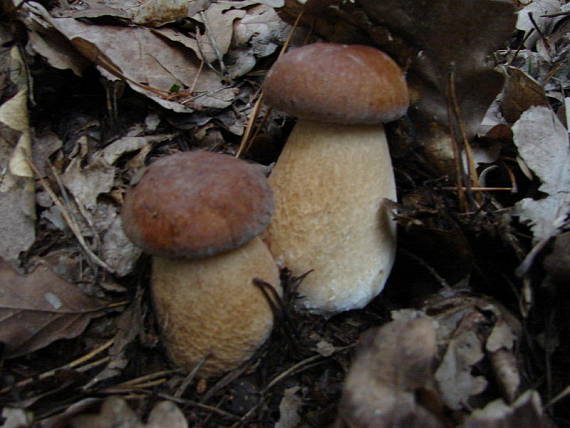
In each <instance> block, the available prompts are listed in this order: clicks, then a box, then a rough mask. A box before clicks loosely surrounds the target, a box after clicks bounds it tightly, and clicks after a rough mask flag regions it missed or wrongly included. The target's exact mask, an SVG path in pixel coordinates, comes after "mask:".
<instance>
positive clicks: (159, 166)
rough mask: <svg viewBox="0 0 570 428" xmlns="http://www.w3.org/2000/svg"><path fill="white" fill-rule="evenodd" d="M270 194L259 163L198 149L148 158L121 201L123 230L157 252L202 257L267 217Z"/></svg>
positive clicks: (246, 235) (247, 236)
mask: <svg viewBox="0 0 570 428" xmlns="http://www.w3.org/2000/svg"><path fill="white" fill-rule="evenodd" d="M273 208H274V206H273V194H272V192H271V189H270V187H269V185H268V183H267V180H266V178H265V175H264V174H263V171H262V170H261V168H259V167H257V166H255V165H252V164H249V163H247V162H245V161H242V160H239V159H236V158H233V157H231V156H227V155H222V154H218V153H210V152H204V151H195V152H185V153H177V154H174V155H170V156H167V157H165V158H162V159H160V160H158V161H156V162H155V163H153V164H152V165H151V166H150V167H149V168H148V170H147V171H146V172H145V173H144V175H143V176H142V178H141V180H140V181H139V183H138V184H137V185H136V187H134V188H133V189H131V190H130V191H129V192H128V194H127V196H126V198H125V202H124V205H123V210H122V213H121V215H122V221H123V229H124V230H125V233H126V235H127V236H128V237H129V239H131V240H132V241H133V242H134V243H135V244H137V245H138V246H140V247H141V248H142V249H143V250H144V251H145V252H147V253H150V254H152V255H155V256H160V257H172V258H178V257H187V258H196V257H205V256H211V255H214V254H218V253H222V252H224V251H229V250H232V249H234V248H237V247H240V246H241V245H243V244H245V243H246V242H247V241H249V240H251V239H252V238H254V237H255V236H257V235H259V234H260V233H261V232H263V230H264V229H265V227H266V226H267V225H268V224H269V221H270V220H271V215H272V214H273Z"/></svg>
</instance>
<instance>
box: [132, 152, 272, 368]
mask: <svg viewBox="0 0 570 428" xmlns="http://www.w3.org/2000/svg"><path fill="white" fill-rule="evenodd" d="M272 212H273V198H272V192H271V189H270V188H269V185H268V184H267V180H266V178H265V175H264V174H263V172H262V170H261V168H259V167H257V166H254V165H252V164H249V163H247V162H245V161H242V160H239V159H235V158H233V157H231V156H225V155H221V154H216V153H210V152H204V151H195V152H186V153H178V154H174V155H170V156H167V157H164V158H162V159H160V160H158V161H156V162H154V163H153V164H152V165H151V166H150V167H149V168H148V169H147V170H146V171H145V173H144V175H143V176H142V178H141V179H140V181H139V182H138V184H137V185H136V187H134V188H133V189H131V190H130V191H129V192H128V193H127V195H126V198H125V202H124V205H123V209H122V221H123V228H124V230H125V233H126V235H127V236H128V237H129V238H130V239H131V240H132V241H133V242H134V243H135V244H137V245H139V246H140V247H141V248H142V249H143V250H144V251H145V252H147V253H150V254H152V255H153V256H154V257H153V263H152V264H153V266H152V277H151V288H152V298H153V304H154V307H155V310H156V312H157V315H158V319H159V323H160V327H161V333H162V338H163V341H164V344H165V347H166V350H167V352H168V354H169V356H170V357H171V359H172V360H173V361H174V362H175V363H176V364H177V365H178V366H179V367H181V368H183V369H186V370H191V369H193V368H194V367H195V366H196V365H197V364H198V363H200V362H202V361H204V363H203V366H202V367H201V369H200V372H199V373H200V375H202V376H210V375H217V374H221V373H223V372H225V371H228V370H231V369H234V368H236V367H237V366H239V365H240V364H241V363H243V362H244V361H246V360H247V359H248V358H250V357H251V355H252V354H253V353H254V351H255V350H256V349H257V348H258V347H259V346H260V345H261V344H262V343H263V342H264V341H265V340H266V339H267V337H268V336H269V334H270V332H271V329H272V325H273V313H272V311H271V308H270V305H269V303H268V301H267V299H266V297H265V296H264V294H263V292H262V291H261V290H260V289H259V288H257V287H256V286H255V285H254V284H253V280H254V279H255V278H258V279H261V280H263V281H265V282H267V283H269V284H271V285H272V286H273V287H274V288H275V289H276V291H277V293H280V283H279V272H278V269H277V266H276V264H275V262H274V260H273V257H272V256H271V254H270V252H269V250H268V248H267V246H266V245H265V244H264V243H263V242H262V241H261V240H260V239H259V238H258V237H257V235H259V234H260V233H261V232H262V231H263V230H264V229H265V228H266V226H267V224H268V223H269V221H270V219H271V215H272Z"/></svg>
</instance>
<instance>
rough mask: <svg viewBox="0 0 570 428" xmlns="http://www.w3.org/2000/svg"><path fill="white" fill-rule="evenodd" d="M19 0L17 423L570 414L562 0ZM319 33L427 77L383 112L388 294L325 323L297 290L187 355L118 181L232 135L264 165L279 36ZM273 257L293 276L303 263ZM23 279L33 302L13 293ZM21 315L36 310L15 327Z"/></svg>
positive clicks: (6, 128) (4, 57)
mask: <svg viewBox="0 0 570 428" xmlns="http://www.w3.org/2000/svg"><path fill="white" fill-rule="evenodd" d="M20 3H21V2H17V1H10V2H8V4H7V5H6V6H4V5H3V6H2V7H3V8H5V10H6V11H7V12H9V13H10V15H9V16H10V18H9V19H8V20H6V22H1V23H0V24H1V25H0V28H1V32H0V34H1V36H2V41H3V44H2V51H1V52H2V54H1V55H0V58H1V61H2V62H1V64H2V73H0V79H1V80H0V83H2V85H1V86H0V87H1V89H0V91H1V94H2V96H1V98H0V103H1V106H0V112H3V115H2V114H0V122H1V123H0V125H1V126H0V142H1V143H2V144H1V145H0V161H1V162H2V168H3V171H6V173H5V174H4V176H3V181H2V186H3V187H2V189H3V190H4V191H5V192H4V193H3V195H4V197H5V201H6V202H5V203H3V202H1V200H0V209H1V211H0V214H1V215H0V229H1V230H2V231H3V236H4V237H5V238H6V239H3V240H2V244H0V250H2V245H4V246H5V249H4V250H2V253H1V254H0V256H1V257H2V258H4V260H5V262H3V264H2V269H1V270H0V273H1V274H2V275H3V276H5V278H7V279H5V280H4V279H3V280H2V289H3V290H5V291H6V290H10V293H11V294H10V293H6V294H2V297H1V298H0V301H1V300H2V298H4V299H6V300H5V302H4V304H3V309H2V311H4V312H5V314H7V315H8V316H9V318H6V320H5V321H0V327H1V328H0V331H1V332H3V333H4V334H6V336H5V337H4V336H3V337H2V341H3V342H4V347H5V352H4V358H5V361H4V367H3V373H2V376H1V377H0V378H1V379H2V381H3V383H4V384H5V385H6V386H5V387H4V388H3V389H2V390H1V391H2V392H1V394H0V399H1V400H2V404H4V405H6V406H8V407H6V408H7V409H9V410H10V409H11V410H10V411H9V412H8V413H5V417H7V418H8V420H9V421H14V422H13V423H14V424H28V425H29V426H45V427H48V426H93V427H96V426H110V425H112V424H118V425H117V426H133V427H145V426H147V427H153V426H161V425H162V426H164V424H165V423H166V421H169V422H168V426H180V427H185V426H212V427H222V426H233V427H238V426H259V427H262V426H263V427H265V426H267V427H275V426H278V427H283V428H285V427H287V428H289V427H291V428H292V427H309V426H333V425H331V424H334V426H335V427H337V428H339V427H342V426H351V427H358V428H364V427H368V426H375V427H383V426H387V427H388V426H393V424H394V423H395V421H399V422H401V423H403V424H405V425H406V426H464V427H475V426H485V427H496V426H501V427H511V426H513V427H514V426H517V427H518V426H523V427H524V426H554V424H555V423H557V424H559V425H560V426H565V423H567V422H568V421H569V420H570V416H569V415H568V410H567V409H566V408H564V407H563V406H562V405H560V403H561V402H562V401H563V399H564V398H565V397H566V396H567V395H568V385H569V384H570V378H568V376H565V375H561V376H558V377H556V376H553V372H558V373H564V372H566V373H568V370H567V368H568V359H567V357H566V355H568V352H570V348H569V347H568V346H569V345H568V343H567V342H568V341H566V340H564V339H563V338H564V337H567V335H568V334H569V333H570V325H569V324H568V319H567V317H565V316H564V314H565V311H567V310H568V308H569V307H570V306H568V304H569V303H568V300H567V299H565V298H564V297H563V295H562V294H561V290H562V289H563V288H562V287H564V286H565V285H567V283H568V270H567V268H566V265H567V260H568V245H567V241H568V239H567V236H568V232H567V230H568V223H567V220H568V193H567V189H568V187H569V186H568V183H567V181H568V169H567V165H568V162H567V160H568V159H567V158H568V133H567V130H566V127H565V121H564V119H565V117H566V116H567V113H566V112H565V111H564V105H565V104H568V102H567V90H568V73H567V71H568V67H569V62H568V58H570V55H568V54H567V53H568V49H569V46H570V43H569V41H570V39H569V38H568V35H567V33H568V31H567V28H568V27H567V25H568V22H569V21H568V17H567V11H568V5H567V4H562V3H561V2H559V1H558V0H535V1H533V2H530V3H528V4H527V5H514V6H513V4H512V3H511V2H507V1H500V0H485V2H483V3H484V4H477V5H475V4H474V3H472V2H469V1H453V2H452V1H446V2H443V3H442V4H441V5H438V6H433V5H429V4H427V3H426V4H424V3H421V4H420V3H418V2H414V1H411V0H390V1H387V2H381V3H379V2H371V1H359V2H348V1H342V0H328V1H324V0H310V1H308V2H298V1H296V0H287V1H285V2H281V1H261V0H259V1H256V0H239V1H231V2H230V1H217V2H208V1H200V0H195V1H191V2H180V1H176V0H175V1H171V0H156V1H154V0H153V1H146V2H134V1H133V2H130V1H129V2H121V1H105V2H103V1H99V0H88V1H85V2H75V1H71V2H63V1H53V2H42V3H39V2H23V3H21V4H20ZM303 3H306V4H304V5H303ZM12 6H13V7H12ZM301 12H302V16H301V17H300V19H299V22H298V23H297V27H296V29H295V31H294V32H293V33H292V28H293V27H292V26H293V25H294V24H295V21H296V20H297V18H298V17H299V13H301ZM565 13H566V14H565ZM533 21H534V22H533ZM14 25H17V26H19V28H20V30H19V31H18V32H15V31H14ZM291 33H292V37H290V36H291ZM16 34H17V35H18V38H16V37H15V35H16ZM319 38H320V39H324V40H328V41H337V42H347V43H364V44H370V45H373V46H377V47H380V48H383V49H385V50H386V51H387V52H389V53H390V54H391V55H393V56H394V57H395V58H396V60H397V61H398V62H399V63H400V64H401V65H402V66H403V67H404V68H405V69H406V71H407V74H408V80H409V82H410V85H411V86H412V88H413V89H412V92H413V93H414V97H415V102H414V105H413V106H412V108H411V109H410V112H409V117H408V119H406V120H404V121H400V122H399V123H397V124H394V125H392V126H391V127H390V128H391V129H390V132H391V134H392V136H393V137H394V138H392V141H393V144H392V146H393V147H391V149H392V153H393V155H394V164H395V167H396V175H397V181H398V189H399V198H400V200H401V201H402V203H401V204H400V205H398V206H397V207H396V208H397V210H398V211H397V219H398V222H399V225H400V244H399V245H400V250H399V253H398V259H397V263H396V266H395V269H394V272H393V274H392V277H391V279H390V282H389V284H388V287H387V290H386V292H385V293H383V294H382V295H381V296H380V297H379V298H378V299H376V300H375V301H374V302H372V303H371V304H370V305H369V306H368V307H367V308H365V309H364V310H362V311H353V312H351V313H348V314H341V315H339V316H336V317H334V318H332V319H330V320H323V319H320V318H318V317H315V316H311V315H309V314H303V313H297V312H294V310H293V309H292V308H290V309H289V310H290V311H291V313H290V314H289V318H291V319H290V320H289V322H290V323H291V325H289V326H288V327H287V328H282V329H281V330H280V331H279V332H276V333H275V334H274V337H273V338H272V341H271V342H270V343H269V345H268V346H267V347H265V348H264V349H262V350H261V351H260V353H259V354H258V355H257V357H256V358H255V359H254V360H252V361H251V362H250V363H249V365H247V366H245V367H243V368H241V369H240V370H239V371H237V372H233V373H229V374H228V375H227V376H225V377H222V378H221V379H213V380H208V381H206V380H203V379H198V378H196V377H195V376H194V375H193V374H184V373H180V372H178V371H177V370H176V369H174V370H171V368H172V367H171V366H170V365H169V362H168V360H167V358H166V357H165V353H164V350H163V349H162V347H161V345H160V336H159V333H158V332H157V326H156V320H155V318H154V315H153V310H152V305H151V304H150V299H149V293H148V290H147V288H146V286H145V285H146V283H147V282H148V259H147V258H146V257H145V256H142V257H141V255H140V250H138V249H137V248H136V247H134V246H133V245H132V244H130V243H129V242H128V240H127V239H126V237H125V236H124V233H123V232H122V228H121V225H120V216H119V211H120V206H121V203H122V199H123V196H124V192H125V189H126V188H127V187H128V186H129V185H130V184H131V183H132V182H136V180H137V177H138V176H139V175H140V173H141V171H142V170H143V169H144V167H145V166H146V165H148V164H149V163H150V162H152V161H154V160H155V159H156V158H158V157H161V156H164V155H167V154H169V153H173V152H177V151H184V150H191V149H194V148H202V149H207V150H213V151H219V152H225V153H229V154H235V153H236V152H237V151H238V146H240V143H242V141H240V139H241V138H242V137H244V138H245V139H247V141H246V143H247V144H246V145H245V146H244V147H247V149H246V150H244V151H243V153H242V150H241V149H239V151H240V153H242V154H243V155H244V156H245V157H246V158H248V159H250V160H253V161H258V162H260V163H262V164H264V165H265V166H270V164H271V163H272V162H274V161H275V160H276V159H277V156H278V152H279V147H280V145H281V144H282V143H283V141H284V140H285V138H286V135H287V133H288V129H290V124H291V123H292V121H291V119H290V118H288V117H287V116H286V115H283V114H281V113H279V112H271V111H269V110H268V109H267V108H266V107H265V106H264V105H263V103H260V102H259V96H260V93H259V88H260V83H261V81H262V78H263V76H264V75H265V73H266V72H267V70H268V68H269V67H270V66H271V64H272V62H273V61H274V59H275V58H276V56H277V55H278V52H279V50H280V49H281V46H283V44H285V43H286V42H287V41H288V43H289V44H290V47H292V48H294V47H296V46H299V45H302V44H304V43H307V42H310V41H315V40H317V39H319ZM118 40H120V43H118V42H117V41H118ZM450 40H451V41H452V42H451V43H450ZM12 45H14V46H12ZM6 46H8V48H6ZM16 46H18V47H22V48H23V47H25V49H16ZM14 65H15V67H14ZM566 123H567V122H566ZM30 142H31V143H32V146H30ZM30 159H32V162H31V164H30ZM31 169H33V170H34V171H33V173H32V172H31ZM268 169H270V168H268ZM34 176H35V178H36V180H35V183H36V186H35V189H34V188H33V187H32V186H30V184H33V182H34V178H32V177H34ZM2 207H4V208H2ZM36 210H37V212H38V214H37V216H36V214H35V211H36ZM527 226H528V228H527ZM7 262H8V263H9V264H7ZM10 265H11V266H10ZM48 266H49V268H48ZM517 267H518V268H519V269H518V270H517ZM14 268H16V269H17V270H18V271H19V272H30V273H28V274H27V275H21V274H19V273H16V271H14V270H13V269H14ZM53 272H57V275H56V274H55V273H53ZM516 273H518V275H517V274H516ZM283 274H284V281H285V284H286V285H289V287H286V288H288V289H289V290H290V289H291V288H293V287H294V284H295V283H296V282H297V281H299V280H302V278H295V277H292V276H288V275H287V271H284V272H283ZM18 284H19V285H18ZM22 284H26V285H25V286H24V285H22ZM23 290H28V291H26V292H24V291H23ZM46 296H47V297H46ZM69 296H71V297H69ZM95 296H98V297H101V298H104V299H105V301H106V302H111V303H107V304H106V305H102V304H101V303H99V301H98V300H96V299H95V298H94V297H95ZM10 299H19V300H18V301H17V302H16V304H15V306H14V307H11V306H10V304H11V303H10V302H12V301H11V300H10ZM69 299H71V300H69ZM287 302H289V300H286V303H287ZM12 303H13V302H12ZM60 303H61V305H62V306H61V308H62V309H61V312H58V310H56V308H55V307H56V306H59V305H60ZM4 305H5V306H4ZM54 305H55V306H54ZM38 308H39V309H38ZM66 308H67V312H66ZM69 308H71V312H70V309H69ZM74 311H75V312H74ZM72 313H73V314H74V315H73V316H72ZM103 313H105V314H106V315H107V316H105V317H102V316H101V315H102V314H103ZM48 315H49V316H48ZM14 316H16V317H19V319H21V320H24V322H21V323H16V324H14V323H13V322H12V323H11V321H10V318H13V317H14ZM48 320H51V321H53V322H52V323H50V322H49V321H48ZM26 326H27V327H26ZM24 327H26V328H24ZM371 327H376V329H372V330H370V331H368V332H367V330H369V329H370V328H371ZM378 327H379V328H378ZM361 334H363V335H362V337H361V339H360V340H359V337H360V336H361ZM62 339H67V340H62ZM53 342H55V344H51V343H53ZM358 343H360V344H359V345H357V344H358ZM50 344H51V345H50ZM355 347H356V348H357V349H356V351H354V348H355ZM545 356H546V357H545ZM545 358H546V361H545ZM119 395H123V396H124V397H123V398H124V399H123V398H119V397H118V396H119ZM94 397H97V398H94ZM162 400H167V401H162ZM161 401H162V402H161ZM16 407H20V408H24V409H26V410H25V411H19V409H15V408H16ZM54 409H55V410H54ZM335 419H336V421H335Z"/></svg>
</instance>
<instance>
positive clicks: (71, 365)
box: [0, 339, 114, 394]
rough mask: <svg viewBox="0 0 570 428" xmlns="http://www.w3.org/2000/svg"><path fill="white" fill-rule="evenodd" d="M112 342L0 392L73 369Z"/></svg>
mask: <svg viewBox="0 0 570 428" xmlns="http://www.w3.org/2000/svg"><path fill="white" fill-rule="evenodd" d="M113 342H114V340H113V339H111V340H109V341H107V342H105V343H104V344H103V345H101V346H99V347H98V348H95V349H94V350H92V351H90V352H88V353H87V354H85V355H83V356H82V357H80V358H78V359H76V360H74V361H72V362H71V363H67V364H65V365H63V366H61V367H58V368H56V369H52V370H49V371H47V372H44V373H41V374H39V375H37V376H33V377H30V378H27V379H24V380H21V381H20V382H17V383H15V384H14V385H10V386H7V387H6V388H2V389H0V394H5V393H6V392H9V391H11V390H12V389H13V388H21V387H24V386H26V385H29V384H31V383H33V382H35V381H38V380H44V379H47V378H49V377H52V376H55V375H56V373H57V372H59V371H61V370H70V369H74V368H76V367H79V366H81V365H82V364H83V363H85V362H86V361H89V360H91V359H92V358H93V357H95V356H96V355H99V354H100V353H102V352H105V351H106V350H107V349H109V348H110V347H111V345H113ZM105 358H107V357H105ZM105 358H103V359H100V360H97V361H96V363H99V362H101V360H104V359H105ZM93 364H95V363H93ZM97 365H99V364H97ZM86 367H88V368H92V364H90V365H87V366H86ZM85 370H87V369H85ZM81 371H84V370H81Z"/></svg>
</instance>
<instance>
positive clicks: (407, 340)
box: [339, 318, 443, 428]
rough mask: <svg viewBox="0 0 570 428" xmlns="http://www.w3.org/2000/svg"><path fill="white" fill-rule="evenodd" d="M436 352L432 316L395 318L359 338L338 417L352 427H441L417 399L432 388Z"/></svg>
mask: <svg viewBox="0 0 570 428" xmlns="http://www.w3.org/2000/svg"><path fill="white" fill-rule="evenodd" d="M435 352H436V338H435V330H434V326H433V322H432V321H431V320H430V319H429V318H419V319H415V320H412V321H392V322H391V323H389V324H387V325H385V326H383V327H381V328H379V329H374V330H372V331H370V332H368V333H366V335H365V336H364V337H363V338H362V339H361V344H360V348H359V350H358V352H357V355H356V357H355V359H354V361H353V363H352V367H351V369H350V372H349V374H348V376H347V378H346V381H345V385H344V389H343V395H342V398H341V402H340V405H339V420H341V421H342V422H344V423H345V424H346V425H347V426H349V427H355V428H382V427H386V428H388V427H393V426H406V427H441V426H443V424H442V423H440V422H439V421H438V419H437V418H436V416H434V415H433V414H432V413H431V412H430V410H428V409H426V408H425V407H423V406H422V403H421V402H420V401H418V400H417V399H416V397H417V396H418V393H419V392H421V391H424V390H430V389H431V387H432V382H433V376H432V364H433V360H434V357H435Z"/></svg>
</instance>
